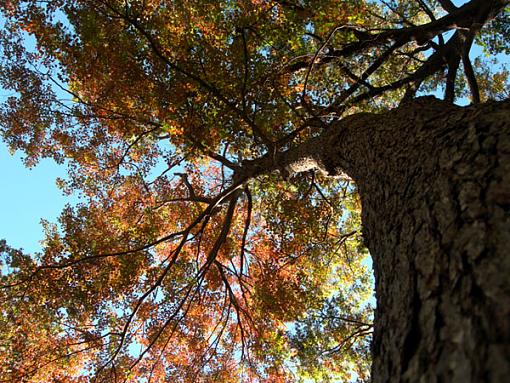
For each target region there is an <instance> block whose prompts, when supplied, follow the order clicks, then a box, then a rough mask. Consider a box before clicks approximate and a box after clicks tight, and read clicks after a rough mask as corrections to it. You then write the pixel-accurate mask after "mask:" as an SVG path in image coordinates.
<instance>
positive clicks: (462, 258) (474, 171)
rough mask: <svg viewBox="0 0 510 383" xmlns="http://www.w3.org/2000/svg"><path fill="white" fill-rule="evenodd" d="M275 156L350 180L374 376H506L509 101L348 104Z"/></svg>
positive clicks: (295, 167) (463, 381)
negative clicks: (358, 213) (364, 249)
mask: <svg viewBox="0 0 510 383" xmlns="http://www.w3.org/2000/svg"><path fill="white" fill-rule="evenodd" d="M318 149H319V150H318ZM278 161H279V162H280V165H279V166H284V167H286V169H287V171H289V172H299V171H303V170H306V169H310V168H314V167H319V168H322V169H323V170H324V171H326V172H328V173H329V174H332V175H334V174H338V173H340V172H345V173H347V174H348V175H349V176H351V177H352V178H353V179H354V180H355V181H356V183H357V185H358V188H359V193H360V196H361V200H362V206H363V228H364V236H365V240H366V244H367V246H368V248H369V250H370V253H371V255H372V258H373V265H374V273H375V282H376V297H377V311H376V314H375V330H374V338H373V366H372V380H373V382H384V383H386V382H413V383H414V382H427V383H428V382H448V383H454V382H459V383H469V382H507V381H509V380H508V379H509V377H510V254H509V253H510V102H508V101H507V102H504V103H490V104H484V105H479V106H471V107H468V108H461V107H457V106H454V105H451V104H448V103H445V102H443V101H439V100H437V99H435V98H433V97H424V98H420V99H417V100H416V101H413V102H412V103H409V104H406V105H403V106H401V107H399V108H397V109H395V110H393V111H390V112H387V113H384V114H379V115H375V114H368V113H367V114H358V115H353V116H350V117H348V118H346V119H344V120H342V121H340V122H339V123H338V124H337V125H336V126H334V127H333V128H331V129H330V130H328V131H326V132H325V134H324V135H323V136H322V137H320V138H318V139H316V140H313V141H311V142H309V143H307V144H304V145H303V146H301V147H300V148H298V149H297V150H295V151H293V152H289V153H286V154H285V155H282V157H281V158H280V159H278Z"/></svg>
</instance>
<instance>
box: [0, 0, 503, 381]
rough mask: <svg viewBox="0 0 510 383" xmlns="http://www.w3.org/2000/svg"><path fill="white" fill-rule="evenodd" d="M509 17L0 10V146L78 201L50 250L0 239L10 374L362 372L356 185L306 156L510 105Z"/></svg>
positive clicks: (117, 4) (227, 6)
mask: <svg viewBox="0 0 510 383" xmlns="http://www.w3.org/2000/svg"><path fill="white" fill-rule="evenodd" d="M507 4H508V1H505V0H472V1H469V2H467V3H466V4H465V5H462V6H460V5H458V6H457V5H455V4H454V3H452V2H451V1H450V0H437V1H435V0H412V1H409V0H401V1H397V0H379V1H375V0H374V1H365V0H320V1H311V0H295V1H279V0H272V1H269V0H267V1H266V0H244V1H231V0H221V1H207V0H173V1H170V0H168V1H166V0H53V1H37V0H0V11H1V12H2V16H1V18H0V25H1V26H2V33H1V34H0V87H1V88H2V89H3V91H2V93H4V94H7V96H2V105H1V109H0V129H1V132H2V137H3V139H4V140H5V141H6V142H7V144H8V145H9V147H10V148H11V149H12V150H21V151H23V152H24V153H25V162H26V164H27V165H29V166H33V165H35V164H36V163H37V161H38V160H39V159H41V158H43V157H50V158H53V159H55V160H56V161H57V162H59V163H62V164H64V163H65V164H66V165H67V166H68V168H69V175H68V178H67V179H61V180H58V183H59V186H60V187H61V188H62V190H63V191H64V192H65V193H69V194H71V193H76V194H78V195H80V196H81V202H80V203H78V204H77V205H74V206H68V207H67V208H66V209H65V210H64V211H63V212H62V214H61V216H60V219H59V222H58V223H57V224H54V223H50V222H46V223H45V232H46V235H45V239H44V248H43V250H42V252H41V253H37V254H25V253H24V252H23V251H21V250H17V249H13V248H11V247H9V246H8V245H7V244H6V243H5V242H2V243H1V245H0V254H1V258H0V262H1V263H0V264H1V274H0V283H1V289H0V301H1V303H2V305H1V308H0V350H1V352H0V381H2V382H14V381H16V382H25V381H26V382H52V381H54V382H88V381H94V382H96V381H97V382H102V381H104V382H112V381H113V382H163V381H172V382H196V381H199V382H202V381H203V382H239V381H247V382H248V381H263V382H266V381H270V382H280V381H281V382H286V381H299V380H300V379H304V378H310V379H315V380H316V381H321V382H327V381H339V380H340V381H349V380H350V379H359V380H360V381H366V380H368V379H369V369H370V352H369V344H370V334H371V328H372V324H371V322H372V307H371V305H370V297H371V294H372V284H371V273H370V268H369V263H367V256H368V254H367V251H366V249H365V248H364V246H363V244H362V237H361V231H360V203H359V199H358V197H357V193H356V185H354V184H353V182H352V181H351V180H350V179H349V178H348V177H347V176H342V175H340V176H338V175H337V176H336V177H328V174H324V173H321V172H316V171H305V172H302V171H301V167H300V166H301V165H302V164H301V163H300V162H299V159H300V157H299V148H300V145H303V144H306V143H307V142H309V140H310V139H312V138H314V137H317V136H319V135H320V134H322V133H323V132H324V131H327V130H328V129H331V127H332V126H333V124H334V122H335V121H338V120H339V119H342V118H345V117H346V116H349V115H353V114H358V113H363V112H374V111H381V110H384V109H388V108H392V107H397V106H398V105H400V104H402V103H405V102H407V101H408V100H410V99H413V98H414V97H416V96H417V95H420V94H426V93H431V92H435V94H439V93H443V94H444V98H445V99H446V100H447V101H450V102H454V101H455V100H458V99H461V98H467V99H469V100H470V102H473V103H479V102H482V101H486V100H488V99H502V98H507V97H508V96H509V92H510V87H509V85H508V71H507V69H506V68H505V67H504V66H501V65H496V64H495V63H494V62H493V61H491V60H494V58H493V57H494V56H491V55H496V54H499V53H505V52H508V51H509V49H510V48H509V46H508V43H507V42H508V41H510V36H509V33H510V30H509V23H508V18H509V13H508V9H506V10H505V7H506V6H507ZM475 42H476V43H477V44H478V45H479V46H481V47H482V48H483V50H484V53H486V55H485V56H483V55H482V56H481V57H478V58H476V59H475V60H472V59H471V58H470V55H469V53H470V50H471V47H472V46H473V44H474V43H475ZM396 139H397V138H396ZM317 150H320V148H317ZM367 150H368V149H367ZM289 158H290V159H293V160H298V161H294V162H293V164H292V165H291V166H290V165H289V163H290V161H289ZM303 161H306V159H303ZM303 168H306V166H303Z"/></svg>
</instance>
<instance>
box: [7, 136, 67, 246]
mask: <svg viewBox="0 0 510 383" xmlns="http://www.w3.org/2000/svg"><path fill="white" fill-rule="evenodd" d="M0 168H1V169H2V185H1V186H0V212H1V219H0V239H2V238H3V239H5V240H7V243H8V244H9V245H10V246H12V247H16V248H21V247H22V248H23V249H24V250H25V251H27V252H34V251H37V250H39V249H40V244H39V241H40V240H41V239H42V238H43V231H42V227H41V224H40V220H41V218H44V219H47V220H50V221H53V222H54V221H56V218H57V217H58V215H59V214H60V211H61V210H62V208H63V207H64V206H65V204H66V201H70V198H69V197H65V196H63V195H62V192H61V191H60V190H59V189H58V188H57V186H56V184H55V179H56V178H57V177H64V176H65V167H63V166H59V165H57V164H55V162H54V161H52V160H43V161H41V163H40V164H39V165H37V166H36V167H34V168H32V169H28V168H26V167H25V166H23V164H22V162H21V155H20V154H16V155H14V156H12V155H11V154H10V153H9V151H8V149H7V147H6V145H5V144H4V143H3V142H0Z"/></svg>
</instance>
